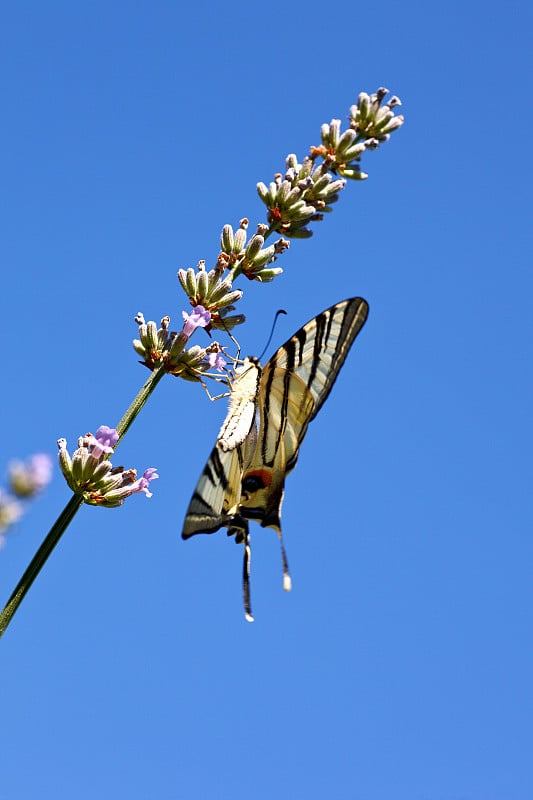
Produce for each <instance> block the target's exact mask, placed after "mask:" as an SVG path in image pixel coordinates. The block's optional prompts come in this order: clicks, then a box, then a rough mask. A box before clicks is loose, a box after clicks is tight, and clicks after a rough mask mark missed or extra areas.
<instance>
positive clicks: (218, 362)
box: [205, 352, 227, 372]
mask: <svg viewBox="0 0 533 800" xmlns="http://www.w3.org/2000/svg"><path fill="white" fill-rule="evenodd" d="M205 360H206V361H207V363H208V364H209V368H210V369H216V370H218V371H219V372H224V370H225V369H226V363H227V362H226V359H225V358H224V356H223V355H222V353H220V352H218V353H208V354H207V355H206V357H205Z"/></svg>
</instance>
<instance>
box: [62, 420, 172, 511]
mask: <svg viewBox="0 0 533 800" xmlns="http://www.w3.org/2000/svg"><path fill="white" fill-rule="evenodd" d="M117 441H118V434H117V432H116V430H115V429H114V428H108V427H107V425H101V426H100V427H99V428H98V430H97V431H96V435H95V436H93V435H92V433H87V434H86V435H85V436H81V437H80V438H79V439H78V449H77V450H76V451H75V452H74V453H73V454H72V457H71V456H70V454H69V452H68V450H67V441H66V439H59V440H58V442H57V445H58V448H59V465H60V467H61V471H62V473H63V476H64V478H65V480H66V482H67V483H68V485H69V486H70V488H71V489H72V491H73V492H74V493H75V494H77V495H81V496H82V497H83V501H84V502H85V503H88V504H89V505H93V506H103V507H105V508H116V507H117V506H121V505H122V504H123V502H124V500H126V498H127V497H130V496H131V495H132V494H138V493H139V492H143V493H144V494H145V495H146V497H151V496H152V493H151V492H150V491H149V490H148V486H149V484H150V482H151V481H153V480H155V479H156V478H158V477H159V475H158V474H157V471H156V470H155V469H154V468H153V467H150V468H149V469H147V470H145V471H144V473H143V475H142V477H141V478H137V472H136V470H134V469H127V470H125V469H124V467H113V465H112V463H111V462H110V461H109V457H110V456H111V455H112V454H113V452H114V451H113V445H115V444H116V443H117Z"/></svg>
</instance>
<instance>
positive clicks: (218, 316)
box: [178, 258, 243, 330]
mask: <svg viewBox="0 0 533 800" xmlns="http://www.w3.org/2000/svg"><path fill="white" fill-rule="evenodd" d="M224 270H225V267H224V266H223V265H222V263H221V259H220V258H219V260H218V263H217V266H216V267H215V268H214V269H212V270H210V271H209V272H207V270H206V268H205V261H200V262H199V264H198V268H197V270H196V271H195V270H194V269H192V267H190V268H189V269H180V270H179V272H178V280H179V282H180V283H181V286H182V288H183V291H184V292H185V294H186V295H187V297H188V298H189V302H190V304H191V306H202V308H204V309H205V310H206V311H209V313H210V315H211V319H210V323H209V327H210V328H223V329H224V330H227V329H228V328H229V329H231V328H232V327H234V326H235V325H238V324H239V323H240V322H242V321H243V318H242V317H241V316H240V315H239V316H238V317H232V316H231V315H230V313H229V312H231V311H233V310H234V303H237V302H238V301H239V300H240V299H241V297H242V295H243V292H242V289H232V283H231V280H229V279H228V278H225V279H223V278H222V274H223V272H224Z"/></svg>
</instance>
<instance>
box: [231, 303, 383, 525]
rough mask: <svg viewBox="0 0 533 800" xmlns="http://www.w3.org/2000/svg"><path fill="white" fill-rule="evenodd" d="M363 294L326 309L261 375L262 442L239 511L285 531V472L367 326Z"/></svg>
mask: <svg viewBox="0 0 533 800" xmlns="http://www.w3.org/2000/svg"><path fill="white" fill-rule="evenodd" d="M367 315H368V304H367V303H366V301H365V300H362V299H361V298H359V297H356V298H352V299H351V300H344V301H343V302H341V303H337V304H336V305H334V306H332V307H331V308H328V309H326V311H323V312H322V314H319V315H318V317H315V318H314V319H312V320H310V321H309V322H308V323H307V325H304V326H303V328H300V330H299V331H298V332H297V333H295V334H294V336H292V337H291V338H290V339H289V340H288V341H287V342H285V344H284V345H282V347H280V348H279V350H277V351H276V352H275V353H274V355H273V356H272V358H271V359H270V361H269V362H268V363H267V364H266V366H265V367H264V369H263V372H262V374H261V379H260V382H259V391H258V397H257V409H258V415H259V428H258V435H257V443H256V446H255V448H254V450H253V455H252V458H251V461H250V463H249V466H245V470H244V472H243V476H242V482H241V499H240V514H241V515H242V516H243V517H244V518H246V519H255V520H257V521H258V522H259V523H260V524H261V525H262V526H263V527H270V528H274V529H275V530H276V531H277V532H278V534H280V535H281V520H280V515H281V504H282V501H283V489H284V484H285V477H286V476H287V474H288V473H289V472H290V471H291V470H292V469H293V468H294V466H295V465H296V461H297V459H298V452H299V449H300V445H301V443H302V441H303V438H304V436H305V434H306V432H307V426H308V425H309V423H310V422H311V420H312V419H313V418H314V417H315V416H316V414H317V413H318V411H319V409H320V408H321V406H322V404H323V403H324V401H325V400H326V398H327V396H328V395H329V393H330V391H331V388H332V386H333V384H334V383H335V379H336V377H337V375H338V374H339V371H340V369H341V367H342V365H343V364H344V361H345V359H346V356H347V355H348V351H349V349H350V347H351V345H352V343H353V341H354V339H355V337H356V336H357V334H358V333H359V331H360V330H361V328H362V327H363V325H364V323H365V320H366V318H367Z"/></svg>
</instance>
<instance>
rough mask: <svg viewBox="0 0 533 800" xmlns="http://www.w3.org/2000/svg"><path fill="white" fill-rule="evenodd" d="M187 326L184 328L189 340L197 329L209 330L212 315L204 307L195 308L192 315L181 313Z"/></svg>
mask: <svg viewBox="0 0 533 800" xmlns="http://www.w3.org/2000/svg"><path fill="white" fill-rule="evenodd" d="M181 313H182V315H183V319H184V321H185V324H184V326H183V333H184V335H185V336H186V337H187V338H189V336H191V335H192V334H193V333H194V331H195V330H196V328H207V326H208V325H209V323H210V322H211V314H210V313H209V311H207V310H206V309H205V308H204V307H203V306H195V307H194V309H193V310H192V311H191V313H190V314H187V312H186V311H182V312H181Z"/></svg>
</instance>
